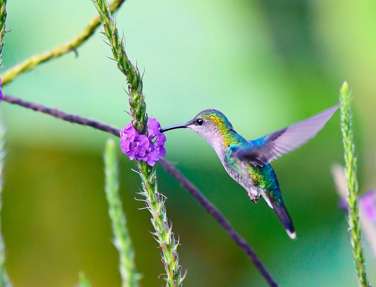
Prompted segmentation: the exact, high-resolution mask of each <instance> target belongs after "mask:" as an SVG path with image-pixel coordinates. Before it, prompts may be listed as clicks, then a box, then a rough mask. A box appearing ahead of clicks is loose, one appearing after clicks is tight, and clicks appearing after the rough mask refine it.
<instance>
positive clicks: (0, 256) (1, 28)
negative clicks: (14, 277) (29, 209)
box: [0, 0, 11, 287]
mask: <svg viewBox="0 0 376 287" xmlns="http://www.w3.org/2000/svg"><path fill="white" fill-rule="evenodd" d="M6 4H7V1H6V0H0V65H1V64H2V62H3V60H2V59H3V57H2V56H3V47H4V37H5V22H6V18H7V10H6ZM1 88H2V87H1V83H0V91H1ZM4 157H5V151H4V128H3V126H2V125H0V287H10V286H11V283H10V281H9V278H8V274H7V272H6V269H5V244H4V240H3V234H2V219H3V217H2V209H3V208H2V207H3V167H4Z"/></svg>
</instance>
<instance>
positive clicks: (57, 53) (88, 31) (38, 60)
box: [0, 0, 125, 86]
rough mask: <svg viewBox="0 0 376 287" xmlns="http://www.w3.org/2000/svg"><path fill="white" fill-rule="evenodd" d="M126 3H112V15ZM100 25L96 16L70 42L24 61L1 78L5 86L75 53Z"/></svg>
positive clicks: (118, 0)
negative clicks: (39, 67) (17, 78)
mask: <svg viewBox="0 0 376 287" xmlns="http://www.w3.org/2000/svg"><path fill="white" fill-rule="evenodd" d="M2 1H4V0H2ZM124 2H125V0H114V1H112V3H111V5H110V11H111V13H114V12H115V11H117V10H118V9H119V8H120V7H121V5H122V4H123V3H124ZM1 21H2V18H1V17H0V23H1ZM100 24H101V20H100V17H99V16H96V17H94V18H93V19H91V21H90V22H89V23H88V24H87V25H86V27H85V28H84V29H83V30H82V31H81V32H80V33H79V34H78V35H76V36H75V37H74V38H73V39H71V40H70V41H68V42H66V43H64V44H62V45H59V46H57V47H55V48H54V49H52V50H50V51H47V52H45V53H41V54H38V55H33V56H31V57H30V58H28V59H26V60H24V61H23V62H21V63H19V64H17V65H16V66H14V67H12V68H10V69H9V70H7V71H5V72H4V73H3V74H2V75H1V76H0V78H1V80H2V83H3V86H5V85H7V84H9V83H10V82H12V81H13V80H14V79H15V78H16V77H17V76H19V75H21V74H23V73H26V72H29V71H31V70H33V69H34V68H35V67H37V66H38V65H40V64H43V63H45V62H47V61H50V60H52V59H56V58H59V57H61V56H64V55H65V54H67V53H70V52H72V51H73V52H75V51H76V50H77V49H78V48H79V47H80V46H81V45H82V44H83V43H85V42H86V40H88V39H89V38H90V37H91V36H92V35H93V34H94V32H95V31H96V30H97V29H98V27H99V25H100ZM0 28H1V27H0ZM1 33H2V30H1V29H0V37H1Z"/></svg>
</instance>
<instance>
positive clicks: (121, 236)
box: [104, 140, 140, 287]
mask: <svg viewBox="0 0 376 287" xmlns="http://www.w3.org/2000/svg"><path fill="white" fill-rule="evenodd" d="M116 151H117V149H116V148H115V143H114V141H113V140H108V141H107V144H106V148H105V152H104V165H105V178H106V188H105V192H106V198H107V203H108V212H109V215H110V219H111V222H112V231H113V233H114V245H115V247H116V249H117V250H118V253H119V257H120V258H119V259H120V264H119V269H120V275H121V279H122V287H137V286H138V281H139V279H140V275H139V274H138V273H137V270H136V264H135V260H134V257H135V255H134V251H133V247H132V242H131V238H130V236H129V232H128V229H127V220H126V217H125V214H124V212H123V208H122V203H121V199H120V195H119V183H118V181H119V179H118V160H117V156H116Z"/></svg>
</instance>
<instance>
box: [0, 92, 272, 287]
mask: <svg viewBox="0 0 376 287" xmlns="http://www.w3.org/2000/svg"><path fill="white" fill-rule="evenodd" d="M3 101H4V102H7V103H10V104H12V105H17V106H21V107H23V108H26V109H29V110H33V111H37V112H40V113H44V114H47V115H49V116H52V117H55V118H58V119H61V120H63V121H67V122H70V123H74V124H78V125H83V126H88V127H91V128H94V129H97V130H101V131H103V132H106V133H109V134H112V135H114V136H116V137H119V130H118V129H117V128H114V127H112V126H110V125H107V124H104V123H101V122H99V121H95V120H91V119H87V118H83V117H80V116H78V115H73V114H68V113H65V112H63V111H61V110H58V109H54V108H49V107H46V106H43V105H41V104H37V103H31V102H28V101H25V100H22V99H19V98H16V97H12V96H4V97H3ZM160 164H161V166H162V167H163V168H164V169H165V170H166V171H167V172H168V173H169V174H170V175H172V176H173V177H174V178H175V179H176V180H177V181H178V182H179V183H180V184H181V186H182V187H183V188H185V189H186V190H187V191H188V192H189V193H190V194H191V195H192V196H193V198H194V199H196V200H197V201H198V202H199V203H200V205H201V206H202V207H203V208H205V210H206V211H207V212H208V213H209V214H210V215H211V216H212V217H213V218H214V219H215V220H216V221H217V222H218V223H219V224H220V225H221V227H222V228H223V229H224V230H225V231H226V232H227V234H228V235H229V236H230V237H231V239H232V240H233V241H234V242H235V243H236V244H237V245H238V246H239V247H240V248H241V249H242V250H243V251H244V253H246V254H247V256H249V258H250V259H251V261H252V262H253V263H254V265H255V267H256V268H257V270H258V271H259V272H260V273H261V275H262V276H263V277H264V278H265V280H266V281H267V283H268V284H269V286H272V287H277V286H278V285H277V283H276V282H275V281H274V280H273V278H272V276H271V274H270V273H269V272H268V271H267V269H266V267H265V266H264V265H263V264H262V262H261V260H260V259H259V258H258V257H257V255H256V254H255V252H254V251H253V248H252V247H251V246H250V245H249V244H248V243H247V242H246V241H245V239H244V238H243V237H242V236H241V235H240V234H239V233H238V232H237V231H236V230H235V229H234V228H233V227H232V226H231V224H230V222H229V221H228V220H227V219H226V217H225V216H224V215H223V214H222V213H221V212H220V211H219V210H218V209H217V208H216V207H215V206H214V205H213V204H212V203H211V202H210V201H209V200H208V199H207V198H206V197H205V196H204V195H203V194H202V193H201V192H200V190H199V189H198V188H196V187H195V186H194V185H193V184H192V183H191V182H190V181H189V180H188V179H187V178H186V177H185V176H184V175H183V174H182V173H181V172H180V171H179V170H178V169H177V168H176V167H174V166H173V165H172V164H171V163H170V162H168V161H167V160H161V161H160Z"/></svg>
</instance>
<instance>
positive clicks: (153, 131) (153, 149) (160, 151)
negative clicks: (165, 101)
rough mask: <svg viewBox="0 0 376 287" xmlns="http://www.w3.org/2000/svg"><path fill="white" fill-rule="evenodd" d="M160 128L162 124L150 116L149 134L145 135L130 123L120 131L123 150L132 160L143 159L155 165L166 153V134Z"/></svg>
mask: <svg viewBox="0 0 376 287" xmlns="http://www.w3.org/2000/svg"><path fill="white" fill-rule="evenodd" d="M160 128H161V125H160V124H159V122H158V121H157V120H156V119H154V118H149V119H148V123H147V134H146V135H143V134H140V133H138V131H137V130H136V129H135V128H134V127H133V125H132V123H129V124H128V125H127V126H125V127H124V128H123V129H122V130H121V131H120V148H121V151H122V152H123V153H124V154H126V155H127V156H128V157H129V159H131V160H141V161H145V162H147V163H148V165H151V166H153V165H155V163H156V162H157V161H158V160H160V159H161V158H163V157H164V156H165V154H166V150H165V148H164V145H165V143H166V136H165V135H164V134H163V133H161V132H160Z"/></svg>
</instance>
